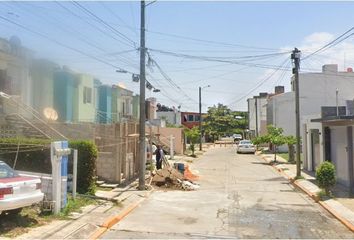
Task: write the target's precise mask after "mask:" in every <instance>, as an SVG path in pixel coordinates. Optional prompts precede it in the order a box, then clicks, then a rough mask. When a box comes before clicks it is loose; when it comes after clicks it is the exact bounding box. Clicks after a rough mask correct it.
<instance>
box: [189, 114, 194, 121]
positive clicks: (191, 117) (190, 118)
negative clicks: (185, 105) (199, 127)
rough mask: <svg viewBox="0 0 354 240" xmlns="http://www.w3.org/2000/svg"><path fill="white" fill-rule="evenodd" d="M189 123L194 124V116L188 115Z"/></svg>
mask: <svg viewBox="0 0 354 240" xmlns="http://www.w3.org/2000/svg"><path fill="white" fill-rule="evenodd" d="M188 122H194V115H191V114H189V115H188Z"/></svg>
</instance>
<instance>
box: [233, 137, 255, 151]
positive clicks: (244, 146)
mask: <svg viewBox="0 0 354 240" xmlns="http://www.w3.org/2000/svg"><path fill="white" fill-rule="evenodd" d="M255 152H256V147H255V146H254V145H253V143H252V142H251V141H250V140H241V141H240V142H239V144H238V145H237V153H253V154H254V153H255Z"/></svg>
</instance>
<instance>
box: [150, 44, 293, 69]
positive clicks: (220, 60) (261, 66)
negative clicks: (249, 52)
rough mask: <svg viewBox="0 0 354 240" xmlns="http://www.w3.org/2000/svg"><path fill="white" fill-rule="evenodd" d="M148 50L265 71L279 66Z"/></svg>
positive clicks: (154, 50)
mask: <svg viewBox="0 0 354 240" xmlns="http://www.w3.org/2000/svg"><path fill="white" fill-rule="evenodd" d="M149 50H151V51H153V52H158V53H161V54H165V55H170V56H174V57H178V58H187V59H194V60H200V61H208V62H221V63H230V64H236V65H243V66H250V67H258V68H266V69H278V68H279V66H274V65H268V64H260V63H249V62H245V61H243V62H242V61H234V60H225V59H216V58H213V57H203V56H194V55H188V54H181V53H174V52H168V51H163V50H157V49H149ZM289 53H290V52H289ZM281 54H288V53H285V52H284V53H281ZM277 56H279V55H277ZM285 70H288V71H290V69H285Z"/></svg>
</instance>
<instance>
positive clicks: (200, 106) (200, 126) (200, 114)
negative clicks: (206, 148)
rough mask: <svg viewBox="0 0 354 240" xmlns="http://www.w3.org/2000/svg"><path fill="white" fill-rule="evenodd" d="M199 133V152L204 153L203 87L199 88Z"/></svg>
mask: <svg viewBox="0 0 354 240" xmlns="http://www.w3.org/2000/svg"><path fill="white" fill-rule="evenodd" d="M199 133H200V144H199V150H200V151H202V150H203V147H202V141H203V133H202V87H199Z"/></svg>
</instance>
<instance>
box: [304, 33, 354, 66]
mask: <svg viewBox="0 0 354 240" xmlns="http://www.w3.org/2000/svg"><path fill="white" fill-rule="evenodd" d="M353 29H354V27H352V28H350V29H349V30H347V31H346V32H344V33H343V34H341V35H340V36H339V37H337V38H336V39H334V40H332V41H330V42H329V43H327V44H326V45H324V46H323V47H321V48H319V49H317V50H316V51H314V52H313V53H311V54H309V55H307V56H306V57H304V58H302V61H304V60H306V59H307V58H309V57H311V56H313V55H315V54H316V53H318V52H320V51H322V50H327V49H329V48H332V47H334V46H336V45H337V44H339V43H340V42H343V41H344V40H346V39H347V38H349V37H351V36H353V35H354V34H353V33H352V34H350V35H349V36H347V37H345V38H344V39H341V38H342V37H343V36H345V35H347V34H348V33H349V32H351V31H353ZM339 39H341V40H339ZM337 41H338V42H337ZM332 44H333V45H332ZM325 48H327V49H325Z"/></svg>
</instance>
